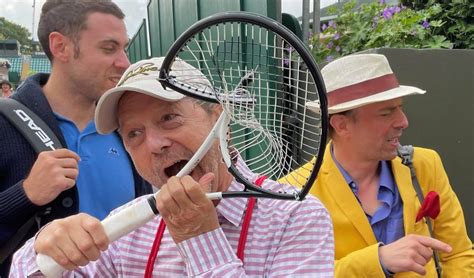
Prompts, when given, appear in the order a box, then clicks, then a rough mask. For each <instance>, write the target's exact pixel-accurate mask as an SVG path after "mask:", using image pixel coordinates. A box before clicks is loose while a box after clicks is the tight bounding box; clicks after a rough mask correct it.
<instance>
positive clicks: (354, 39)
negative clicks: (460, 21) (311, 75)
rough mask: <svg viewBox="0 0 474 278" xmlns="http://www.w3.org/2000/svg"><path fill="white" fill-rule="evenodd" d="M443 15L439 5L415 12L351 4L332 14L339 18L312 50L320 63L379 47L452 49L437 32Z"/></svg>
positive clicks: (323, 28) (314, 39) (313, 42)
mask: <svg viewBox="0 0 474 278" xmlns="http://www.w3.org/2000/svg"><path fill="white" fill-rule="evenodd" d="M442 12H443V11H442V9H441V7H440V5H438V4H435V5H432V6H430V7H428V8H426V9H421V10H412V9H410V8H407V7H405V6H403V5H396V6H390V5H387V4H386V3H385V0H381V1H380V2H373V3H371V4H362V5H361V6H360V7H358V8H356V1H350V2H348V3H346V4H345V5H344V6H343V8H342V11H338V10H337V8H335V9H333V10H331V11H330V13H334V14H338V17H337V18H335V19H334V20H331V21H329V22H328V23H323V24H322V25H321V35H320V39H319V40H318V39H317V37H315V36H313V37H311V38H310V48H311V49H312V52H313V55H314V56H315V58H316V60H317V62H319V63H321V62H329V61H332V60H333V59H335V58H337V57H339V56H344V55H348V54H351V53H354V52H358V51H361V50H365V49H370V48H378V47H393V48H452V43H451V42H450V41H449V40H447V39H446V37H445V36H443V35H436V32H435V30H436V28H439V27H441V26H442V25H443V24H444V22H443V21H441V20H432V18H434V17H435V16H436V15H437V14H439V13H442Z"/></svg>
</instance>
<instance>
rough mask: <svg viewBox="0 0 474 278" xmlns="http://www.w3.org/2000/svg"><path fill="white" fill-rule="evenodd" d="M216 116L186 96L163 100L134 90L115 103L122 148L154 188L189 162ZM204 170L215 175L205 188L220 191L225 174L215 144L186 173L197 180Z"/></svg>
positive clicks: (215, 112)
mask: <svg viewBox="0 0 474 278" xmlns="http://www.w3.org/2000/svg"><path fill="white" fill-rule="evenodd" d="M218 116H219V113H218V112H217V111H214V112H209V111H206V110H204V109H203V108H202V107H201V106H200V105H198V104H196V103H195V102H193V101H192V99H190V98H184V99H182V100H180V101H178V102H166V101H163V100H159V99H157V98H154V97H150V96H147V95H144V94H140V93H135V92H127V93H125V94H124V96H122V98H121V99H120V102H119V106H118V120H119V133H120V135H121V136H122V139H123V142H124V145H125V148H126V149H127V151H128V152H129V153H130V155H131V157H132V160H133V163H134V165H135V167H136V168H137V170H138V172H139V173H140V175H141V176H142V177H143V178H145V179H146V180H147V181H149V182H150V183H151V184H153V185H154V186H155V187H158V188H159V187H161V185H163V184H164V183H166V181H167V180H168V178H170V177H171V176H175V175H176V174H177V173H178V172H179V170H180V169H181V168H182V167H183V166H184V165H185V164H186V163H187V162H188V161H189V159H190V158H191V157H192V156H193V154H194V152H195V151H196V150H197V149H198V148H199V146H200V145H201V144H202V142H203V141H204V139H205V138H206V137H207V135H208V134H209V132H210V130H211V129H212V127H213V126H214V123H215V122H216V120H217V118H218ZM222 166H224V167H222ZM207 172H213V173H214V174H215V179H214V182H213V184H212V185H210V188H209V190H210V191H218V190H219V191H221V190H222V179H223V177H224V176H225V175H226V174H227V175H228V173H227V170H226V168H225V164H224V163H222V155H221V153H220V151H219V148H218V145H217V143H215V144H214V145H213V147H211V149H210V150H209V152H208V153H207V154H206V156H205V157H204V158H203V160H202V161H201V162H200V163H199V164H198V165H197V166H196V167H195V168H194V170H193V171H192V172H191V174H190V175H191V176H192V177H193V178H194V179H195V180H196V181H198V180H199V178H200V177H202V176H203V175H204V174H205V173H207Z"/></svg>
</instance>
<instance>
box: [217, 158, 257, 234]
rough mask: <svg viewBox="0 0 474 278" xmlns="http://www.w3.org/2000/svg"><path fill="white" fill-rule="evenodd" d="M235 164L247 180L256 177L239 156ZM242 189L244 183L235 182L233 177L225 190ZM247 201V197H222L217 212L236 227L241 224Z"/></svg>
mask: <svg viewBox="0 0 474 278" xmlns="http://www.w3.org/2000/svg"><path fill="white" fill-rule="evenodd" d="M235 166H236V167H237V169H238V170H239V171H240V172H241V173H242V174H243V175H244V177H245V178H247V179H248V180H251V181H254V180H255V179H256V178H257V175H256V174H254V173H252V171H251V170H250V169H249V168H248V167H247V165H245V162H244V161H243V159H242V158H241V157H240V156H239V157H238V158H237V162H236V165H235ZM243 189H244V185H243V184H241V183H239V182H237V181H236V180H235V178H234V179H233V180H232V182H231V184H230V186H229V188H228V189H227V191H242V190H243ZM247 202H248V198H227V199H222V200H221V201H220V202H219V204H218V205H217V207H216V209H217V213H218V214H219V215H220V216H222V217H223V218H225V219H226V220H227V221H229V222H230V223H232V225H234V226H236V227H238V226H239V225H240V224H241V222H242V218H243V216H244V212H245V211H246V207H247ZM257 204H258V202H257V203H256V204H255V208H256V207H257Z"/></svg>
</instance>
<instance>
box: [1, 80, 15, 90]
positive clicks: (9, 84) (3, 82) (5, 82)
mask: <svg viewBox="0 0 474 278" xmlns="http://www.w3.org/2000/svg"><path fill="white" fill-rule="evenodd" d="M3 84H7V85H8V86H9V87H10V89H11V88H12V83H10V82H9V81H8V80H2V82H0V86H2V85H3Z"/></svg>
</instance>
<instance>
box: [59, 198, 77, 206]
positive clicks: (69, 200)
mask: <svg viewBox="0 0 474 278" xmlns="http://www.w3.org/2000/svg"><path fill="white" fill-rule="evenodd" d="M61 203H62V205H63V207H65V208H70V207H72V204H74V201H73V200H72V198H71V197H66V198H64V199H63V201H62V202H61Z"/></svg>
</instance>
